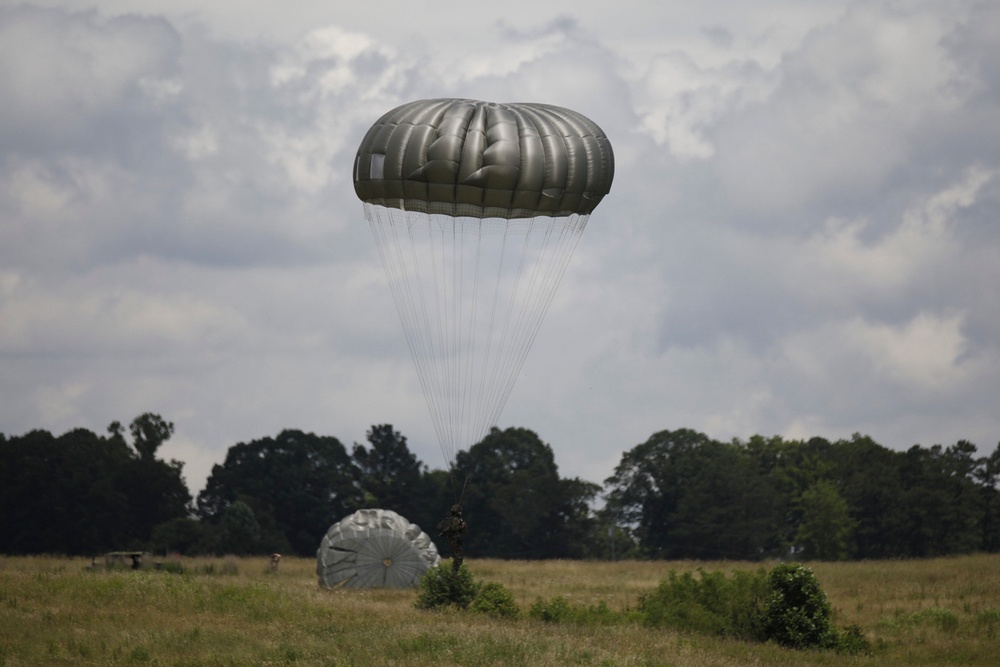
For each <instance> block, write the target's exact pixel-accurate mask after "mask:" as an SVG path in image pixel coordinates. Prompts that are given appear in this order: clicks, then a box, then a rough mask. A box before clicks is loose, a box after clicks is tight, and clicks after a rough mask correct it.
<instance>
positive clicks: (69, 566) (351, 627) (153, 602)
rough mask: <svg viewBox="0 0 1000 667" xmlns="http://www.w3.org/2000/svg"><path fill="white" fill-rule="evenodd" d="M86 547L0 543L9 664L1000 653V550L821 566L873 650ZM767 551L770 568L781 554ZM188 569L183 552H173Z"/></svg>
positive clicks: (496, 566)
mask: <svg viewBox="0 0 1000 667" xmlns="http://www.w3.org/2000/svg"><path fill="white" fill-rule="evenodd" d="M467 564H468V565H469V566H470V568H471V569H472V572H473V574H474V575H475V576H476V578H477V579H480V580H484V581H496V582H499V583H501V584H503V585H504V586H506V587H507V588H509V589H510V590H511V592H512V593H513V595H514V597H515V599H516V600H517V602H518V604H519V605H520V606H521V609H522V611H524V612H526V611H527V609H528V608H529V607H530V605H531V604H532V603H533V602H535V601H536V600H537V599H538V598H545V599H550V598H553V597H555V596H562V597H564V598H565V599H567V600H568V601H569V602H570V603H571V604H574V605H594V604H599V603H601V602H603V603H605V604H606V605H607V606H608V607H609V608H611V609H612V610H615V611H622V610H627V609H633V608H634V607H635V606H636V603H637V601H638V597H639V596H640V595H641V594H642V593H644V592H646V591H650V590H652V589H653V588H655V587H656V585H657V584H658V583H659V582H660V580H662V579H664V578H665V577H666V576H667V574H668V573H669V572H670V571H671V570H676V571H694V570H697V569H698V568H702V569H704V570H707V571H723V572H726V573H729V572H731V571H732V570H735V569H756V568H758V567H761V566H762V565H761V564H750V563H731V562H715V563H695V562H619V563H597V562H578V561H542V562H524V561H495V560H472V561H467ZM89 565H90V561H89V560H80V559H59V558H41V557H39V558H8V557H0V666H14V665H17V666H21V665H32V666H34V665H177V666H192V667H193V666H195V665H302V666H310V667H311V666H314V665H315V666H330V667H333V666H337V667H340V666H347V665H413V666H415V667H422V666H431V665H435V666H437V665H598V666H611V665H621V666H626V665H628V666H639V665H642V666H653V665H676V666H679V667H686V666H695V665H697V666H699V667H702V666H705V665H718V666H730V665H749V664H753V665H843V664H864V665H881V664H886V665H888V664H892V665H935V664H939V665H944V664H965V665H994V664H997V656H1000V637H998V633H1000V556H968V557H961V558H949V559H935V560H926V561H893V562H861V563H835V564H833V563H831V564H815V565H813V566H812V567H813V569H814V571H815V572H816V574H817V577H818V578H819V580H820V582H821V583H822V585H823V587H824V589H825V590H826V592H827V594H828V596H829V598H830V600H831V602H832V604H833V607H834V610H835V614H836V622H837V624H838V625H842V626H843V625H847V624H858V625H860V626H861V627H862V628H863V629H864V631H865V633H866V635H867V636H868V637H869V639H870V640H872V642H873V644H874V645H875V646H876V652H875V654H874V655H873V656H867V657H866V656H859V657H847V656H843V655H837V654H832V653H819V652H806V653H802V652H796V651H790V650H786V649H782V648H779V647H777V646H774V645H761V644H748V643H741V642H735V641H723V640H718V639H715V638H712V637H703V636H697V635H683V634H678V633H674V632H668V631H663V630H654V629H650V628H646V627H644V626H642V625H641V624H640V623H637V622H634V621H624V620H623V621H622V622H620V623H617V624H611V625H588V624H574V623H563V624H549V623H544V622H541V621H536V620H532V619H529V618H527V615H526V614H522V616H521V617H520V618H518V619H516V620H506V621H505V620H497V619H492V618H490V617H487V616H483V615H477V614H473V613H469V612H464V613H463V612H455V611H446V612H425V611H418V610H416V609H414V607H413V602H414V600H415V599H416V592H415V591H412V590H402V591H400V590H369V591H350V590H341V591H327V590H324V589H321V588H319V587H318V585H317V582H316V577H315V572H314V568H315V564H314V562H313V561H312V560H311V559H294V558H285V559H284V560H283V561H282V563H281V566H280V569H279V571H278V572H277V573H271V572H270V568H269V564H268V561H267V559H263V558H257V559H253V558H248V559H184V560H182V561H180V562H179V567H182V568H183V570H184V573H183V574H172V573H168V572H165V571H159V572H157V571H140V572H132V571H130V570H122V571H113V572H108V571H104V570H103V569H97V570H93V571H92V570H89V569H88V566H89ZM771 565H772V564H770V563H765V564H763V566H765V567H770V566H771ZM172 567H174V569H177V567H178V566H177V565H174V566H172Z"/></svg>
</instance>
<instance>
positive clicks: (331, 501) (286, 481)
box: [198, 430, 363, 556]
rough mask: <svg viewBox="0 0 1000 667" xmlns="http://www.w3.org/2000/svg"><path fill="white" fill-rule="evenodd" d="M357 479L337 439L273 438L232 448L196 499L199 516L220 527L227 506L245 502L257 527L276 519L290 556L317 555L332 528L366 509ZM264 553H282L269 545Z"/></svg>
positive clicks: (285, 434) (290, 434)
mask: <svg viewBox="0 0 1000 667" xmlns="http://www.w3.org/2000/svg"><path fill="white" fill-rule="evenodd" d="M357 476H358V473H357V470H356V467H355V466H354V464H353V462H352V461H351V458H350V456H349V455H348V454H347V450H346V449H345V448H344V446H343V445H342V444H341V443H340V441H339V440H337V439H336V438H334V437H332V436H317V435H315V434H312V433H303V432H302V431H296V430H285V431H282V432H281V433H279V434H278V435H277V436H276V437H274V438H262V439H260V440H254V441H251V442H249V443H239V444H237V445H234V446H233V447H230V448H229V451H228V452H227V453H226V459H225V461H224V462H223V464H222V465H216V466H214V467H213V468H212V474H211V476H210V477H209V479H208V483H207V485H206V487H205V490H204V491H202V492H201V494H199V496H198V513H199V515H200V516H201V517H202V518H203V519H204V520H206V521H208V522H210V523H215V524H217V523H219V522H220V521H221V519H222V517H223V515H224V514H225V512H226V509H227V508H228V507H229V505H231V504H232V503H234V502H236V501H237V500H241V501H242V502H243V503H245V504H246V505H248V506H249V507H251V508H252V511H254V513H255V518H256V519H257V521H258V524H259V525H261V526H266V524H267V522H268V521H271V520H272V519H273V522H274V525H275V527H276V530H277V532H278V533H279V535H280V539H282V540H285V541H287V544H289V545H290V546H291V551H293V552H294V553H296V554H298V555H301V556H307V555H311V554H313V553H315V551H316V547H317V545H318V544H319V542H320V540H321V539H322V537H323V534H324V533H325V532H326V530H327V529H328V528H329V527H330V525H331V524H332V523H333V522H335V521H338V520H339V519H341V518H343V517H344V516H346V515H347V514H350V513H351V512H352V511H354V510H355V509H357V508H358V507H360V506H361V505H362V503H363V500H362V497H361V493H360V492H359V490H358V488H357V486H356V484H355V480H356V479H357ZM266 533H267V531H266V530H265V537H266ZM262 548H263V549H267V550H271V549H275V550H277V549H278V548H279V547H278V545H277V544H275V543H274V542H273V539H271V540H269V541H268V543H267V544H262Z"/></svg>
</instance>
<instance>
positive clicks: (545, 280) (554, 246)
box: [491, 215, 590, 422]
mask: <svg viewBox="0 0 1000 667" xmlns="http://www.w3.org/2000/svg"><path fill="white" fill-rule="evenodd" d="M589 217H590V216H589V215H579V216H570V217H569V218H568V219H560V224H559V225H552V226H549V227H547V228H546V230H545V242H544V243H543V249H544V250H543V252H544V253H547V255H546V256H541V257H539V259H538V260H537V261H536V263H535V266H534V271H533V275H532V279H531V281H529V284H530V285H531V286H532V287H536V286H537V295H536V296H535V297H532V298H528V299H526V302H528V303H530V304H531V307H530V308H526V309H525V310H524V311H523V314H524V315H525V316H526V317H525V319H524V326H523V329H522V332H523V333H522V332H519V333H518V334H515V335H514V336H512V337H511V339H512V340H514V341H517V340H521V341H522V343H521V345H520V346H519V349H518V350H516V351H515V354H516V358H514V359H513V360H512V362H511V366H510V372H509V373H507V374H506V376H505V377H506V379H507V381H506V385H505V386H504V387H503V388H502V390H501V395H500V397H499V400H498V401H497V404H496V408H495V410H494V413H493V415H491V422H492V421H496V420H497V419H499V417H500V413H501V412H502V411H503V408H504V406H505V405H506V403H507V399H508V397H509V396H510V393H511V391H512V390H513V388H514V382H515V381H516V380H517V374H518V371H520V369H521V367H522V366H523V365H524V361H525V359H526V358H527V356H528V352H529V351H530V349H531V346H532V344H533V343H534V341H535V338H536V336H537V335H538V332H539V330H540V329H541V324H542V320H543V318H544V317H545V313H546V312H547V311H548V309H549V305H550V304H551V303H552V300H553V298H554V297H555V294H556V291H557V289H558V287H559V284H560V283H561V282H562V278H563V275H564V274H565V272H566V267H567V266H568V265H569V261H570V259H571V258H572V257H573V253H574V252H575V250H576V246H577V244H578V243H579V240H580V237H581V236H582V235H583V230H584V228H585V227H586V225H587V221H588V219H589ZM563 222H564V223H565V224H563ZM556 228H558V233H557V234H556V237H555V239H554V241H553V239H552V236H553V232H555V231H556ZM550 241H552V243H551V244H550Z"/></svg>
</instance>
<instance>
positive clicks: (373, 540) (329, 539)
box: [316, 509, 440, 588]
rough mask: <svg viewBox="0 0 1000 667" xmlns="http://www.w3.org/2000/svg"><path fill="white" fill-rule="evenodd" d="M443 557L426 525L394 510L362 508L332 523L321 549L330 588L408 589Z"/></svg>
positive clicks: (319, 568) (319, 561)
mask: <svg viewBox="0 0 1000 667" xmlns="http://www.w3.org/2000/svg"><path fill="white" fill-rule="evenodd" d="M439 562H440V557H439V556H438V550H437V547H436V546H435V545H434V542H432V541H431V538H430V537H429V536H428V535H427V533H425V532H423V531H422V530H420V526H418V525H416V524H414V523H410V522H409V521H407V520H406V519H405V518H403V517H402V516H400V515H399V514H397V513H395V512H393V511H391V510H383V509H367V510H358V511H357V512H355V513H354V514H351V515H350V516H347V517H345V518H343V519H341V520H340V521H338V522H337V523H335V524H333V525H332V526H330V529H329V530H328V531H327V532H326V535H325V536H324V537H323V540H322V541H321V542H320V545H319V549H317V550H316V574H317V575H318V576H319V583H320V585H321V586H323V587H325V588H407V587H412V586H416V585H418V584H419V582H420V577H421V576H423V574H424V573H425V572H427V570H428V569H430V568H431V567H433V566H435V565H437V564H438V563H439Z"/></svg>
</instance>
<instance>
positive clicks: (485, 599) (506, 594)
mask: <svg viewBox="0 0 1000 667" xmlns="http://www.w3.org/2000/svg"><path fill="white" fill-rule="evenodd" d="M469 609H471V610H472V611H478V612H480V613H483V614H489V615H490V616H496V617H498V618H517V615H518V613H519V612H520V610H519V609H518V608H517V603H516V602H514V596H513V595H512V594H511V592H510V591H509V590H507V588H505V587H504V586H503V585H502V584H498V583H496V582H490V583H487V584H483V586H482V587H480V589H479V594H478V595H477V596H476V599H475V600H473V601H472V604H471V605H470V606H469Z"/></svg>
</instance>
